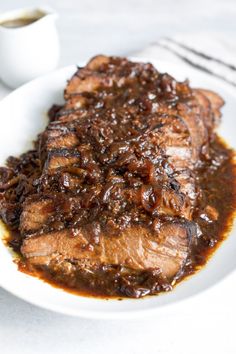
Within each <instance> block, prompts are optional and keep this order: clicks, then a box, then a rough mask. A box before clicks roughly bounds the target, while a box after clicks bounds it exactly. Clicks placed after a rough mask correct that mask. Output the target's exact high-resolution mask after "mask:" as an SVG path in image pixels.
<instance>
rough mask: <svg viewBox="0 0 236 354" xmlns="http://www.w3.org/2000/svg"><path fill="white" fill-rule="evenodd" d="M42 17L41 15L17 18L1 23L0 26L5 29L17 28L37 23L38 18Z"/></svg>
mask: <svg viewBox="0 0 236 354" xmlns="http://www.w3.org/2000/svg"><path fill="white" fill-rule="evenodd" d="M42 17H43V14H42V15H38V16H32V17H27V16H26V17H19V18H15V19H11V20H7V21H3V22H1V23H0V26H2V27H5V28H19V27H25V26H28V25H31V24H32V23H34V22H36V21H38V20H39V19H40V18H42Z"/></svg>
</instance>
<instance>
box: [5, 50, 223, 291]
mask: <svg viewBox="0 0 236 354" xmlns="http://www.w3.org/2000/svg"><path fill="white" fill-rule="evenodd" d="M64 96H65V104H64V105H63V106H62V107H56V106H55V107H53V108H52V109H51V111H50V122H49V124H48V126H47V128H46V129H45V131H44V132H43V133H41V134H40V136H39V139H38V141H37V143H36V152H37V158H38V161H39V163H38V165H39V166H38V174H37V176H36V177H33V178H32V181H31V184H32V186H33V188H32V189H31V191H30V192H29V193H28V194H27V193H26V195H25V196H24V197H23V198H22V199H21V200H22V201H23V204H22V207H21V208H20V212H18V214H19V221H18V227H19V230H20V232H21V235H22V240H23V241H22V246H21V252H22V254H23V256H24V257H25V259H27V260H28V262H30V263H31V264H32V265H34V266H40V267H44V268H47V269H50V268H51V269H53V272H55V271H56V270H55V269H58V267H57V268H55V264H56V263H57V264H58V263H60V267H59V269H60V272H62V273H63V272H64V273H65V274H68V269H72V268H73V270H74V269H75V268H74V265H75V264H76V271H78V270H79V269H81V271H85V270H86V271H88V272H89V271H90V270H95V269H104V266H105V267H106V266H107V267H109V266H120V267H125V269H130V270H132V271H137V272H140V271H150V272H153V271H154V270H156V271H158V274H159V276H160V278H162V279H166V280H167V281H168V282H169V283H170V284H171V283H173V282H174V281H175V280H176V279H177V278H178V276H179V275H180V274H181V271H182V270H183V268H184V266H185V264H186V262H187V260H188V258H189V256H190V254H191V245H192V244H193V242H194V238H195V237H196V234H197V227H196V225H195V223H194V220H193V213H194V209H195V207H196V205H197V203H198V202H199V199H200V198H201V190H200V187H199V185H198V183H197V171H198V168H199V167H200V166H201V164H202V161H205V160H207V159H209V158H210V152H209V143H210V141H211V140H212V139H214V131H215V128H216V127H217V125H218V123H219V119H220V111H219V109H220V107H221V106H222V105H223V100H222V99H221V98H220V97H219V96H218V95H217V94H215V93H214V92H212V91H207V90H202V89H191V88H190V87H189V84H188V81H185V82H182V83H181V82H177V81H176V80H175V79H174V78H172V77H171V76H169V75H168V74H166V73H165V74H161V73H159V72H158V71H157V70H156V69H155V68H154V67H153V66H152V65H151V64H144V63H134V62H130V61H128V60H127V59H125V58H117V57H107V56H102V55H100V56H97V57H95V58H93V59H91V60H90V61H89V63H88V64H87V65H86V66H85V67H83V68H78V70H77V71H76V73H75V74H74V76H73V77H72V78H71V79H70V80H69V81H68V84H67V86H66V88H65V92H64ZM5 219H6V218H5ZM68 262H69V263H70V265H72V266H71V268H70V267H69V268H68ZM63 264H64V268H63ZM71 272H72V271H71ZM145 294H146V293H145Z"/></svg>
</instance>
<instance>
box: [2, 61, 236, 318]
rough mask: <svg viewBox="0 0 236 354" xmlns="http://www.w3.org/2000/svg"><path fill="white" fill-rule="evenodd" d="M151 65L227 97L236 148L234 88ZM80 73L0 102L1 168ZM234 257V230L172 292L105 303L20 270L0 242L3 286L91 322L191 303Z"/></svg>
mask: <svg viewBox="0 0 236 354" xmlns="http://www.w3.org/2000/svg"><path fill="white" fill-rule="evenodd" d="M137 60H140V59H137ZM145 61H146V60H145ZM149 61H150V59H149ZM151 61H152V60H151ZM152 62H153V64H154V65H155V66H156V67H157V68H158V70H160V71H162V72H163V71H167V72H168V73H170V74H172V75H173V76H174V77H176V78H177V79H178V80H184V79H185V78H186V77H188V78H190V83H191V85H192V86H194V87H202V88H207V89H213V90H215V91H216V92H218V93H219V94H220V95H221V96H222V97H223V98H224V100H225V102H226V105H225V107H224V109H223V120H222V124H221V127H220V134H221V135H222V136H223V137H224V138H225V139H226V141H227V142H228V143H229V144H230V145H231V146H233V147H234V148H235V147H236V142H235V138H234V136H235V116H236V94H235V92H234V91H233V89H231V88H230V87H228V85H226V84H223V83H222V82H221V81H218V80H216V79H214V78H211V77H209V76H207V75H204V74H201V73H199V72H198V71H195V70H193V69H189V68H187V69H186V67H185V66H184V67H182V66H179V65H178V66H176V65H173V64H170V63H166V62H165V63H164V62H157V61H152ZM75 70H76V67H75V66H70V67H66V68H64V69H61V70H58V71H56V72H54V73H51V74H50V75H47V76H44V77H41V78H39V79H36V80H34V81H32V82H30V83H28V84H26V85H24V86H22V87H21V88H19V89H18V90H16V91H14V92H13V93H11V94H10V95H9V96H8V97H6V98H5V99H4V100H3V101H2V102H1V103H0V119H1V130H0V141H1V149H0V165H2V164H4V161H5V159H6V158H7V157H8V156H9V155H18V154H20V153H22V152H24V151H26V150H27V149H29V148H30V147H31V146H32V143H31V142H32V140H34V139H35V137H36V135H37V134H38V133H39V132H40V131H42V130H43V129H44V127H45V125H46V121H47V118H46V112H47V110H48V108H49V107H50V106H51V105H52V104H53V103H62V102H63V90H64V87H65V85H66V81H67V80H68V79H69V78H70V77H71V75H72V74H73V73H74V72H75ZM0 232H1V230H0ZM1 234H3V232H1ZM235 254H236V229H235V228H234V229H233V230H232V232H231V234H230V236H229V237H228V239H227V240H226V241H225V242H224V243H223V244H222V245H221V247H220V248H219V250H217V252H216V253H215V255H214V256H213V258H212V259H211V260H210V261H209V262H208V264H207V266H206V267H205V268H204V269H203V270H202V271H201V272H199V273H198V274H195V275H194V276H192V277H191V278H189V279H188V280H186V281H183V282H182V283H181V284H179V285H178V286H177V287H176V288H175V289H174V290H173V291H172V292H171V293H166V294H163V295H160V296H153V297H147V298H144V299H142V300H134V299H127V300H123V301H117V300H108V301H106V300H101V299H96V298H86V297H80V296H76V295H73V294H70V293H67V292H65V291H63V290H61V289H57V288H54V287H53V286H51V285H49V284H47V283H45V282H43V281H41V280H38V279H37V278H34V277H31V276H28V275H26V274H23V273H21V272H19V271H18V270H17V266H16V265H15V264H14V263H13V262H12V254H11V253H10V251H9V249H7V248H6V247H5V246H4V245H3V243H2V242H0V285H1V286H2V287H3V288H5V289H7V290H8V291H10V292H11V293H13V294H15V295H17V296H19V297H20V298H22V299H25V300H26V301H28V302H31V303H33V304H35V305H38V306H41V307H44V308H47V309H51V310H54V311H57V312H61V313H65V314H70V315H75V316H80V317H89V318H131V317H132V318H133V317H137V316H144V315H146V314H150V313H155V312H156V311H158V310H159V309H160V308H162V307H163V306H166V305H170V304H175V303H177V302H178V301H180V300H185V301H186V300H187V298H189V297H191V296H193V295H197V294H199V293H200V292H202V291H203V290H206V289H209V288H210V287H211V286H213V285H215V284H216V283H218V282H219V281H220V280H222V279H223V278H225V277H226V276H227V275H228V274H229V273H231V272H232V271H233V270H234V269H235V268H236V257H235Z"/></svg>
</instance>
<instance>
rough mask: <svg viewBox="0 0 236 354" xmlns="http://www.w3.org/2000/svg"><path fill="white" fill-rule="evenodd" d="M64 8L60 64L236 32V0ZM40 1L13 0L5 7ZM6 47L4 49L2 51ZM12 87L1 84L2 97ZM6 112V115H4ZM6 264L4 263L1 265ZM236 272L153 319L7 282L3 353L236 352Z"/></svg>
mask: <svg viewBox="0 0 236 354" xmlns="http://www.w3.org/2000/svg"><path fill="white" fill-rule="evenodd" d="M47 3H48V4H49V5H51V6H52V7H53V8H55V9H56V10H57V11H58V12H59V14H60V16H61V17H60V20H59V21H58V27H59V31H60V38H61V47H62V56H61V62H60V66H64V65H68V64H71V63H76V62H78V61H81V60H84V59H87V58H89V57H90V56H92V55H94V54H97V53H105V54H117V55H127V54H130V53H132V52H135V51H138V50H140V49H141V48H143V47H144V46H146V45H147V44H148V43H150V42H152V41H154V40H155V39H156V38H158V37H159V36H163V35H168V36H171V35H173V34H176V33H177V32H178V33H181V32H182V33H186V32H188V33H191V32H196V31H199V30H200V29H201V30H205V31H206V33H207V32H216V33H218V35H219V36H226V37H229V36H230V37H233V36H234V37H235V36H236V2H235V0H222V1H221V0H198V1H192V0H191V1H190V0H165V1H164V0H163V1H162V0H156V1H155V0H142V1H138V0H136V1H135V0H119V1H112V0H98V1H96V0H87V1H86V0H84V1H77V0H60V1H52V0H51V1H47ZM29 4H30V6H32V5H34V4H37V5H39V4H40V2H38V1H33V0H31V1H30V2H29V1H26V0H25V1H19V0H7V1H1V2H0V11H5V10H8V9H12V8H19V7H21V6H29ZM0 55H1V53H0ZM8 92H10V91H9V90H8V89H7V88H5V87H3V86H2V85H1V84H0V98H2V97H4V96H5V95H6V94H7V93H8ZM1 119H4V117H1ZM0 271H4V270H2V269H1V270H0ZM235 280H236V275H235V274H231V275H230V276H229V277H228V278H227V279H225V280H224V281H223V282H222V283H221V284H219V285H217V286H216V287H214V288H213V289H210V290H209V291H208V292H207V293H203V294H201V295H199V296H197V297H195V298H193V299H189V300H188V301H186V302H184V303H180V304H178V305H176V306H174V307H169V308H163V309H162V310H161V311H160V313H159V314H158V315H156V316H155V317H153V318H149V319H145V320H132V321H95V320H94V321H93V320H85V319H79V318H73V317H69V316H63V315H59V314H56V313H52V312H50V311H46V310H42V309H40V308H37V307H35V306H33V305H30V304H28V303H26V302H24V301H22V300H20V299H18V298H16V297H14V296H13V295H11V294H9V293H7V292H6V291H5V290H3V289H0V353H2V354H12V353H15V354H21V353H24V354H28V353H30V354H31V353H33V354H38V353H46V354H47V353H51V354H54V353H57V354H62V353H63V354H64V353H69V354H70V353H74V354H76V353H81V354H88V353H89V354H90V353H91V354H100V353H103V354H108V353H109V354H110V353H112V354H118V353H119V354H120V353H122V354H146V353H154V354H155V353H160V354H161V353H163V354H164V353H166V354H169V353H173V354H185V353H186V354H187V353H188V354H195V353H196V354H199V353H203V354H205V353H206V354H208V353H214V354H218V353H219V354H222V353H224V354H230V353H232V354H235V353H236V339H235V318H236V306H235V299H236V286H235Z"/></svg>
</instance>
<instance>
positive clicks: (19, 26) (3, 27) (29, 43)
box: [0, 8, 60, 88]
mask: <svg viewBox="0 0 236 354" xmlns="http://www.w3.org/2000/svg"><path fill="white" fill-rule="evenodd" d="M57 17H58V15H57V14H56V13H55V12H53V11H52V10H48V9H44V8H39V9H21V10H15V11H11V12H7V13H4V14H2V15H0V79H1V80H2V81H3V82H4V83H5V84H6V85H7V86H9V87H11V88H16V87H18V86H20V85H22V84H24V83H25V82H27V81H30V80H32V79H34V78H36V77H38V76H40V75H42V74H45V73H47V72H49V71H51V70H53V69H55V68H56V66H57V64H58V60H59V53H60V46H59V39H58V33H57V29H56V26H55V20H56V19H57Z"/></svg>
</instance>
